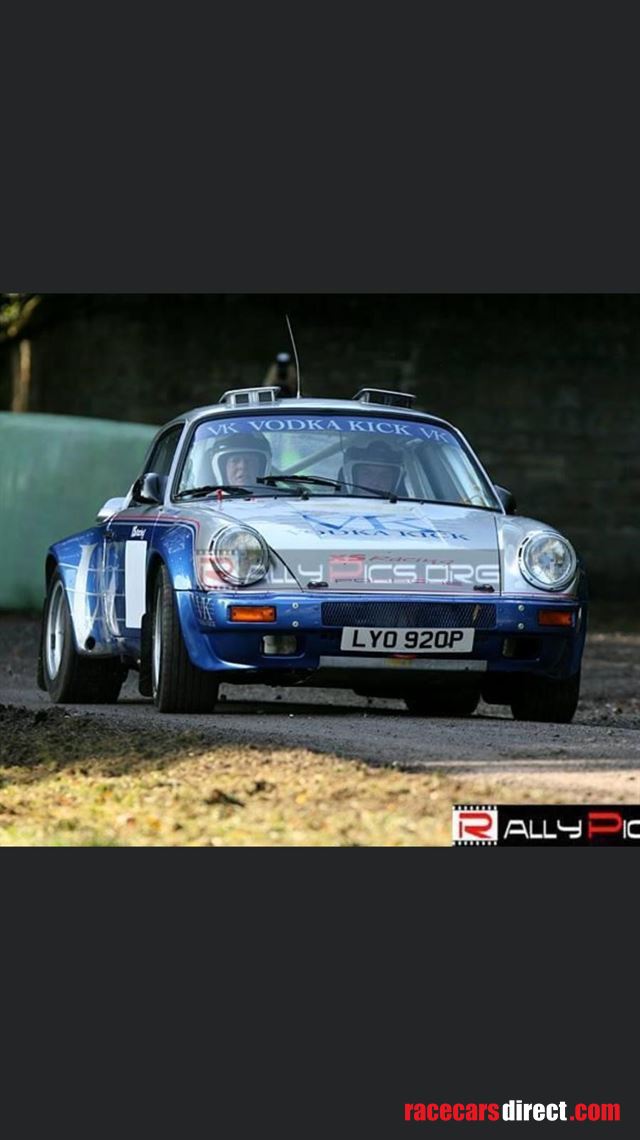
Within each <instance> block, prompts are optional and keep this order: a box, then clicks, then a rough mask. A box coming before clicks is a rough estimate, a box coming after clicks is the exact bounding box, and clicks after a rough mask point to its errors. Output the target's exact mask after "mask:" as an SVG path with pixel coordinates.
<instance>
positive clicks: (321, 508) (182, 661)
mask: <svg viewBox="0 0 640 1140" xmlns="http://www.w3.org/2000/svg"><path fill="white" fill-rule="evenodd" d="M412 403H413V397H411V396H408V395H406V394H404V393H394V392H386V391H379V390H375V389H364V390H362V391H361V392H359V393H358V394H357V395H356V396H355V398H354V399H353V400H318V399H279V389H278V388H256V389H244V390H238V391H231V392H227V393H226V394H225V395H224V396H223V397H222V399H221V400H220V403H219V404H217V405H215V406H213V407H205V408H197V409H196V410H195V411H191V412H189V413H188V414H186V415H184V416H179V417H178V418H177V419H175V420H173V421H172V422H171V423H170V424H167V426H166V427H164V428H163V429H162V430H161V431H160V432H159V433H158V435H157V437H156V439H155V441H154V443H153V444H152V446H151V449H150V451H149V454H148V456H147V459H146V462H145V464H144V468H143V470H142V472H141V474H140V476H139V478H138V479H137V480H136V482H135V483H134V484H133V486H132V487H131V490H130V491H129V494H128V495H127V496H126V498H124V499H110V500H109V501H108V502H107V503H106V504H105V506H104V507H103V508H102V510H101V511H100V513H99V515H98V519H97V525H95V526H93V527H91V528H90V529H89V530H86V531H83V532H82V533H81V534H76V535H73V536H72V537H71V538H67V539H64V540H63V541H61V542H58V543H56V544H55V545H54V546H52V547H51V548H50V550H49V551H48V554H47V559H46V584H47V595H46V602H45V606H44V614H43V630H42V644H41V655H40V663H39V683H40V685H41V687H42V688H45V689H47V690H48V692H49V694H50V696H51V698H52V700H54V701H67V702H81V701H86V702H108V701H116V700H117V698H118V694H119V692H120V688H121V685H122V683H123V681H124V679H125V677H126V675H127V671H128V670H129V669H135V670H137V671H138V672H139V687H140V692H141V693H142V694H143V695H145V696H153V699H154V701H155V704H156V705H157V707H158V709H160V710H161V711H162V712H209V711H212V710H213V708H214V706H215V703H216V698H217V694H218V686H219V684H220V683H221V682H223V681H224V682H226V683H229V682H237V683H239V684H243V683H244V684H246V683H249V682H250V683H252V684H255V683H263V684H267V685H293V684H296V685H299V684H300V685H314V686H329V687H340V688H347V689H352V690H355V692H356V693H358V694H362V695H370V696H384V697H400V698H403V699H404V701H405V702H406V704H407V706H408V708H409V710H410V712H411V713H413V714H414V715H418V716H469V715H470V714H471V713H472V712H473V711H474V710H475V708H476V706H477V703H478V700H479V698H480V696H481V695H482V696H483V697H484V698H485V700H487V701H489V702H491V703H499V704H507V705H510V706H511V709H512V712H513V715H514V716H515V717H517V718H519V719H524V720H542V721H559V722H560V721H562V722H566V721H570V720H571V718H572V717H573V714H574V712H575V709H576V705H577V702H578V694H579V687H580V662H581V657H582V650H583V645H584V638H585V631H586V613H587V611H586V580H585V574H584V571H583V569H582V566H581V565H580V563H579V561H578V559H577V557H576V554H575V552H574V550H573V548H572V546H571V544H570V543H569V542H568V541H567V539H566V538H564V537H563V536H562V535H561V534H559V533H558V532H557V531H556V530H554V529H553V528H552V527H549V526H546V525H545V524H544V523H541V522H537V521H536V520H535V519H529V518H522V517H520V516H518V515H516V514H515V504H514V501H513V498H512V496H511V495H510V493H509V492H508V491H505V490H504V489H503V488H500V487H497V486H494V484H493V483H492V481H491V479H490V478H489V476H488V475H487V473H486V471H485V470H484V468H483V467H482V465H481V463H480V462H479V460H478V459H477V457H476V456H475V454H474V452H473V451H472V450H471V448H470V446H469V444H468V443H467V442H466V440H465V439H464V437H463V436H462V435H461V433H460V432H459V431H457V429H456V428H455V427H452V425H451V424H449V423H447V422H445V421H444V420H441V419H437V418H435V417H434V416H430V415H426V414H423V413H421V412H418V411H415V410H414V409H413V407H412Z"/></svg>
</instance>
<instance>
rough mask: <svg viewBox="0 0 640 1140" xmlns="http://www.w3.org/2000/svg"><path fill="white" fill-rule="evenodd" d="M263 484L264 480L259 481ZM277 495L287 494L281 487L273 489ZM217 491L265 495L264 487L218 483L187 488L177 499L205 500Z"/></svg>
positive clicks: (243, 495)
mask: <svg viewBox="0 0 640 1140" xmlns="http://www.w3.org/2000/svg"><path fill="white" fill-rule="evenodd" d="M258 482H260V483H261V482H262V480H258ZM271 489H272V490H273V492H274V493H275V494H276V495H285V494H286V493H287V492H286V491H284V490H282V489H281V488H279V487H273V488H271ZM216 491H222V492H223V493H224V494H225V495H241V496H242V497H243V498H245V499H247V498H252V497H253V496H254V495H259V494H261V493H264V487H262V486H260V487H259V486H257V485H256V484H251V485H250V486H247V487H236V486H233V485H232V484H231V483H217V484H216V485H215V486H213V485H207V486H205V487H187V488H186V489H185V490H184V491H178V493H177V495H176V496H175V498H176V499H203V498H205V497H206V496H207V495H214V494H215V493H216ZM298 494H299V495H300V496H302V495H304V492H303V491H302V488H301V489H300V491H299V492H298Z"/></svg>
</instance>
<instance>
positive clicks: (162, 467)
mask: <svg viewBox="0 0 640 1140" xmlns="http://www.w3.org/2000/svg"><path fill="white" fill-rule="evenodd" d="M181 435H182V424H178V426H177V427H174V428H171V431H168V432H167V433H166V435H163V436H162V437H161V438H160V439H159V440H158V442H157V443H156V446H155V447H154V449H153V451H152V452H151V455H150V456H149V459H148V461H147V463H146V465H145V469H144V471H143V472H142V474H143V475H146V474H147V472H148V471H155V473H156V475H164V476H165V477H166V476H167V475H168V474H169V472H170V470H171V464H172V463H173V457H174V455H175V453H176V448H177V446H178V444H179V442H180V436H181Z"/></svg>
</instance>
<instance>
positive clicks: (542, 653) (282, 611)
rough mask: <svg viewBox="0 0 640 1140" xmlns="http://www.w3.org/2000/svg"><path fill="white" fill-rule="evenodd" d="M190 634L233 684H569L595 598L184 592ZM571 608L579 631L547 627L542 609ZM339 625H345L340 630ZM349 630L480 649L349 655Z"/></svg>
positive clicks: (199, 652)
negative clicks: (470, 632)
mask: <svg viewBox="0 0 640 1140" xmlns="http://www.w3.org/2000/svg"><path fill="white" fill-rule="evenodd" d="M176 600H177V604H178V610H179V614H180V621H181V625H182V631H183V635H184V639H185V643H186V646H187V651H188V653H189V656H190V658H191V660H192V662H193V664H194V665H197V666H199V668H201V669H207V670H215V671H221V672H224V673H225V674H226V676H225V680H226V681H238V682H240V683H242V682H245V683H246V682H248V681H250V680H251V681H254V680H259V681H266V682H267V683H269V682H272V683H279V684H286V683H287V681H290V682H291V683H294V682H296V681H302V680H304V681H307V682H308V683H310V684H335V685H336V686H338V687H340V686H344V687H347V688H353V687H354V684H353V681H354V677H355V679H356V680H357V679H358V677H359V676H360V675H361V674H362V675H363V676H365V678H366V680H367V683H370V681H371V680H372V678H373V677H374V676H375V677H376V678H377V677H385V676H386V677H388V678H389V679H391V678H395V679H398V680H401V679H402V675H406V674H410V675H411V676H412V677H413V676H415V675H416V674H417V673H418V672H420V675H421V678H423V679H424V680H427V678H428V677H430V676H432V677H434V678H435V677H437V676H438V675H439V674H441V675H443V676H445V675H446V676H448V677H449V678H453V677H454V676H455V675H456V674H460V675H461V676H462V675H467V676H469V675H471V674H487V675H488V677H489V678H490V677H491V675H496V676H500V675H505V674H512V675H515V674H523V673H526V674H536V675H538V676H546V677H555V678H564V677H569V676H572V675H573V674H574V673H576V672H577V671H578V670H579V668H580V661H581V657H582V650H583V647H584V638H585V633H586V617H587V613H586V601H585V600H584V599H582V600H576V601H566V600H562V601H559V600H555V599H553V598H548V597H543V598H540V597H536V598H531V597H526V596H523V597H516V598H513V597H510V598H508V599H507V598H500V597H496V598H493V599H486V598H483V599H482V600H478V599H476V597H474V596H472V597H471V598H470V597H469V596H468V595H467V596H465V597H460V596H459V595H458V596H457V597H456V596H455V595H454V596H451V595H449V596H448V597H442V596H434V595H429V596H424V595H409V594H406V595H403V596H402V597H399V596H398V595H397V594H378V595H375V596H371V595H369V596H367V595H360V596H358V597H354V596H353V595H352V594H339V593H334V592H331V593H329V592H328V591H327V592H326V593H325V592H324V591H323V593H322V596H318V595H314V596H313V597H309V596H307V595H305V594H302V593H296V594H291V593H290V594H286V593H282V594H274V593H268V594H267V593H264V594H262V593H260V594H258V593H255V592H253V591H252V592H251V594H250V595H248V594H247V593H246V592H240V591H236V592H233V591H229V592H228V593H226V592H225V593H224V594H217V593H216V594H212V593H204V592H202V591H187V590H178V591H176ZM240 604H242V605H252V606H255V605H268V606H273V607H275V610H276V620H275V621H273V622H264V623H263V622H260V623H255V624H254V623H250V624H244V623H238V622H234V621H232V620H231V617H230V608H231V606H232V605H240ZM552 609H561V610H568V611H570V612H571V614H572V621H573V625H572V626H571V627H566V626H541V625H540V622H539V611H540V610H547V611H548V610H552ZM336 622H337V623H338V624H336ZM345 625H349V626H357V625H362V626H363V627H365V626H370V627H380V626H386V627H394V626H412V627H426V628H429V627H437V626H447V627H449V628H452V627H454V628H455V627H465V628H469V627H470V626H472V627H473V628H474V629H475V634H474V644H473V649H472V651H471V652H470V653H464V654H452V653H447V654H437V653H419V654H415V655H407V654H393V653H390V654H389V655H388V656H387V655H385V654H381V653H376V654H371V655H367V654H366V653H364V654H363V653H346V652H343V651H342V650H341V648H340V640H341V635H342V629H343V627H344V626H345ZM275 633H277V634H284V633H286V634H288V635H291V636H295V638H296V650H295V653H294V654H293V655H282V656H278V655H272V654H268V653H266V652H265V643H264V638H265V637H268V636H269V635H273V634H275Z"/></svg>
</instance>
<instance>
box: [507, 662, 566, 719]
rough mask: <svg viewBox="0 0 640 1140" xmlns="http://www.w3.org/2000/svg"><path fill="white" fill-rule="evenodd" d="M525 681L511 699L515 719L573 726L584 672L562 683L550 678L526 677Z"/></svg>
mask: <svg viewBox="0 0 640 1140" xmlns="http://www.w3.org/2000/svg"><path fill="white" fill-rule="evenodd" d="M522 680H523V684H522V686H521V687H519V689H518V690H517V691H516V692H515V693H514V694H513V697H512V700H511V712H512V713H513V716H514V719H515V720H537V721H545V722H546V723H547V724H569V723H570V722H571V721H572V720H573V716H574V713H575V711H576V708H577V706H578V699H579V697H580V673H575V674H574V676H573V677H568V678H567V679H566V680H562V681H555V680H551V679H549V678H547V677H523V679H522Z"/></svg>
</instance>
